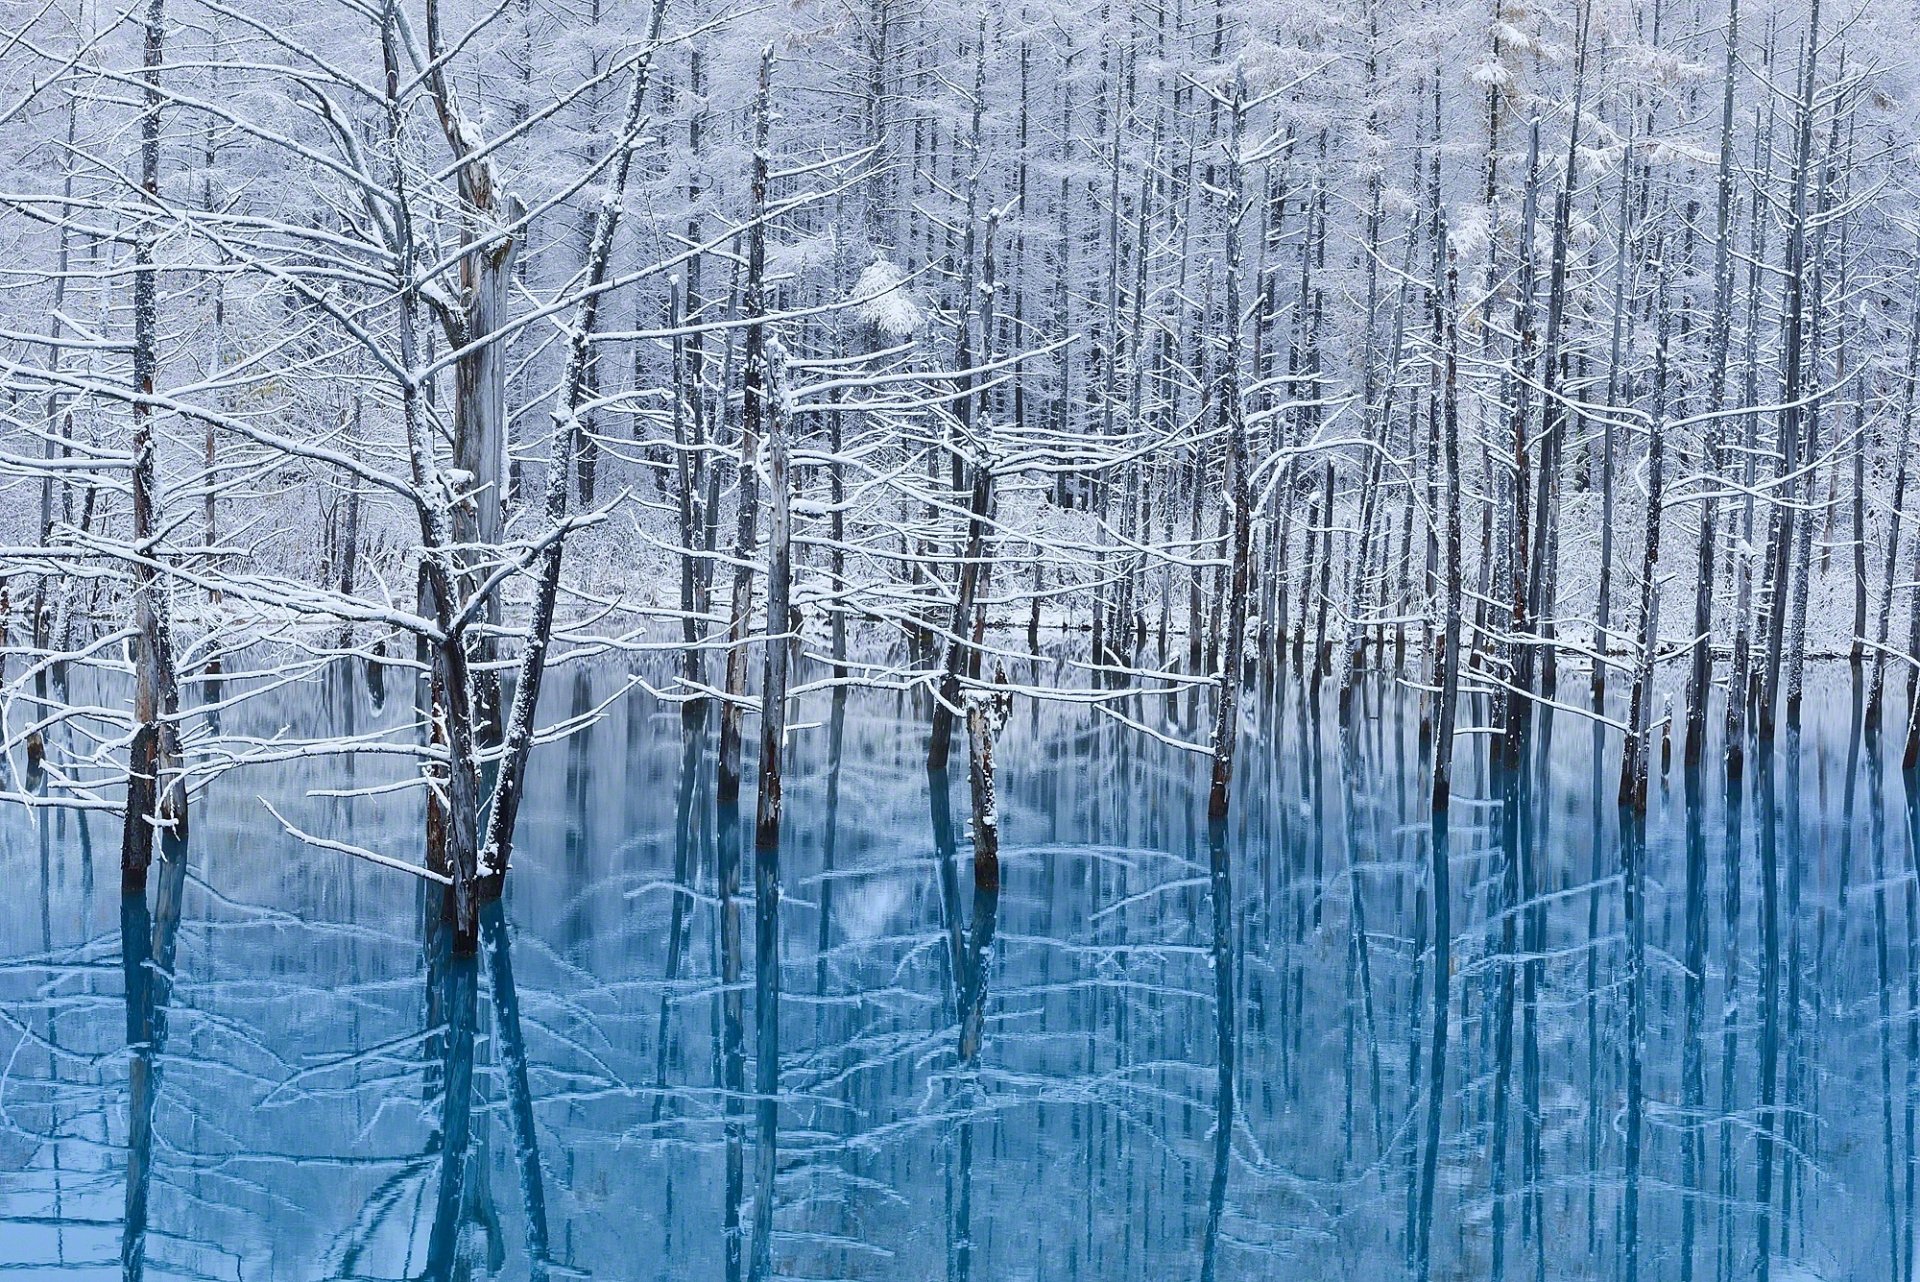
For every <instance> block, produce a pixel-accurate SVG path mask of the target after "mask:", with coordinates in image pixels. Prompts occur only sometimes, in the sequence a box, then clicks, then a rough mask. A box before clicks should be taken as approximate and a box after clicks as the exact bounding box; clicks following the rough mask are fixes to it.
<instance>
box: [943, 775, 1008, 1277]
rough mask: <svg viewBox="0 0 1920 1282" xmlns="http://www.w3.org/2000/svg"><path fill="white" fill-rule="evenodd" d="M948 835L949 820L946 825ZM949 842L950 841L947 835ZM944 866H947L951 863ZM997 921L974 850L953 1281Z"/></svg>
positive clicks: (966, 1255)
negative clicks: (988, 979) (988, 980)
mask: <svg viewBox="0 0 1920 1282" xmlns="http://www.w3.org/2000/svg"><path fill="white" fill-rule="evenodd" d="M939 797H940V799H939V800H937V801H936V802H935V803H934V805H935V808H936V813H937V812H938V810H939V809H941V808H944V807H945V805H946V790H945V789H944V788H942V789H940V790H939ZM948 828H949V832H950V831H951V820H949V821H948ZM948 841H949V842H951V836H949V838H948ZM947 864H948V866H949V867H951V864H952V860H951V859H948V860H947ZM999 919H1000V856H999V853H998V852H997V851H988V850H982V849H979V848H977V847H976V848H975V850H974V853H973V918H972V920H971V921H970V922H969V923H968V924H967V927H966V931H965V944H964V946H963V948H962V951H961V954H960V957H959V966H958V972H959V975H958V980H959V982H958V999H959V1020H958V1023H959V1037H958V1046H957V1052H958V1058H959V1071H958V1074H957V1077H958V1089H959V1099H958V1101H957V1105H956V1107H957V1111H958V1115H959V1122H958V1131H959V1134H958V1136H957V1137H956V1144H957V1154H958V1156H957V1164H958V1171H957V1173H956V1175H955V1177H954V1192H953V1224H952V1226H951V1229H950V1233H951V1236H952V1241H953V1262H954V1277H955V1279H956V1280H957V1282H970V1279H971V1278H972V1276H973V1163H974V1124H975V1119H976V1117H977V1116H978V1114H979V1113H980V1112H981V1111H982V1110H983V1108H984V1106H985V1103H986V1101H985V1098H984V1096H983V1094H982V1092H981V1088H980V1075H979V1071H978V1068H979V1060H980V1046H981V1043H982V1041H983V1040H984V1039H985V1032H986V1022H987V978H988V974H989V971H990V970H991V968H992V964H993V936H994V930H995V928H996V927H997V926H998V924H999Z"/></svg>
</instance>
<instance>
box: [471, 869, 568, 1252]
mask: <svg viewBox="0 0 1920 1282" xmlns="http://www.w3.org/2000/svg"><path fill="white" fill-rule="evenodd" d="M480 939H481V947H482V948H483V950H484V951H485V952H486V955H487V982H488V984H489V986H490V987H491V988H492V991H493V1017H494V1030H495V1032H496V1034H497V1035H498V1037H499V1039H500V1057H501V1061H502V1065H503V1067H504V1068H505V1070H506V1071H505V1077H506V1086H507V1119H508V1121H509V1122H510V1124H511V1126H512V1129H513V1157H514V1165H515V1166H516V1167H517V1168H518V1169H519V1173H520V1206H521V1212H522V1214H523V1216H524V1217H525V1223H526V1234H527V1255H528V1271H529V1273H530V1274H531V1276H532V1277H533V1278H535V1279H536V1280H538V1279H544V1278H545V1277H546V1276H547V1265H548V1262H549V1260H550V1258H551V1247H550V1245H549V1243H548V1240H547V1185H546V1176H545V1173H544V1172H543V1170H542V1168H541V1165H540V1136H539V1132H538V1131H537V1130H536V1129H535V1125H534V1119H533V1092H532V1089H531V1088H530V1086H529V1084H528V1081H527V1043H526V1038H525V1037H524V1036H523V1035H522V1033H521V1030H520V997H519V993H518V992H517V991H516V989H515V988H514V984H513V945H512V941H511V939H510V938H509V934H508V928H507V922H506V914H505V911H504V910H503V909H502V907H501V904H500V901H499V900H497V899H496V900H493V901H492V902H490V903H488V904H487V905H486V906H485V907H483V908H482V909H481V910H480Z"/></svg>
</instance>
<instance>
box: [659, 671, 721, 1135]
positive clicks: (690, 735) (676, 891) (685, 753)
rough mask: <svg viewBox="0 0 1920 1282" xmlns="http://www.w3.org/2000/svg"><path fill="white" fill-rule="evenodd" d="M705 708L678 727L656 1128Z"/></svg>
mask: <svg viewBox="0 0 1920 1282" xmlns="http://www.w3.org/2000/svg"><path fill="white" fill-rule="evenodd" d="M706 726H707V719H706V714H705V704H690V705H688V708H687V711H686V712H685V714H684V715H683V716H682V718H681V721H680V734H681V746H680V777H679V781H678V783H677V784H676V786H675V789H674V802H673V907H672V908H671V909H670V910H669V917H668V922H667V969H666V975H665V980H666V982H665V984H664V985H663V986H662V988H661V992H660V1018H659V1023H658V1026H657V1029H656V1032H655V1034H654V1066H653V1089H654V1094H653V1115H652V1118H651V1120H652V1121H653V1122H655V1123H658V1122H659V1120H660V1117H661V1114H662V1113H663V1112H664V1111H665V1109H666V1105H667V1061H668V1059H669V1052H670V1050H671V1048H672V1046H673V1027H672V1019H673V996H674V986H675V985H676V984H678V983H679V981H680V969H681V967H682V966H683V965H684V964H685V962H686V955H687V945H688V942H689V939H690V936H691V935H692V931H693V914H692V908H693V869H694V866H695V864H696V862H697V860H696V858H695V855H696V851H697V848H698V845H699V836H700V833H699V830H698V829H699V825H700V823H701V822H702V819H703V818H704V816H705V814H706V810H705V808H704V807H696V806H695V798H696V795H697V785H698V782H699V778H700V765H701V760H702V757H703V755H704V753H705V750H706Z"/></svg>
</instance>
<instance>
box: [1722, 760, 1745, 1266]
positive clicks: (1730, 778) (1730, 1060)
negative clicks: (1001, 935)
mask: <svg viewBox="0 0 1920 1282" xmlns="http://www.w3.org/2000/svg"><path fill="white" fill-rule="evenodd" d="M1745 779H1746V774H1745V771H1744V770H1743V769H1735V768H1734V758H1733V757H1732V756H1731V755H1729V757H1728V758H1727V797H1726V801H1725V802H1724V803H1723V804H1724V807H1725V814H1726V820H1725V827H1726V839H1725V844H1724V851H1725V854H1724V863H1723V866H1722V868H1721V872H1720V878H1721V884H1720V896H1721V900H1720V902H1721V911H1720V919H1721V923H1722V926H1721V936H1722V939H1721V962H1720V972H1721V976H1722V980H1721V982H1722V984H1723V985H1724V987H1725V992H1724V993H1723V994H1722V997H1721V1003H1720V1004H1721V1009H1722V1012H1723V1013H1722V1015H1721V1033H1720V1181H1719V1186H1718V1190H1717V1192H1718V1197H1717V1198H1716V1201H1717V1204H1718V1206H1719V1211H1720V1214H1719V1239H1720V1249H1719V1252H1718V1255H1719V1262H1718V1267H1717V1269H1716V1277H1717V1278H1718V1279H1719V1282H1727V1279H1728V1278H1730V1277H1732V1276H1733V1269H1734V1260H1735V1257H1736V1254H1737V1252H1738V1249H1739V1247H1738V1239H1737V1234H1736V1229H1737V1227H1738V1226H1737V1223H1736V1219H1737V1217H1736V1214H1735V1212H1736V1209H1737V1207H1738V1205H1739V1201H1740V1176H1739V1167H1738V1165H1737V1164H1736V1162H1735V1158H1736V1155H1737V1153H1738V1149H1739V1145H1740V1143H1741V1142H1742V1140H1743V1139H1744V1132H1736V1130H1735V1129H1734V1108H1735V1106H1736V1104H1737V1103H1738V1099H1739V1080H1740V1079H1739V1065H1740V1024H1741V1013H1740V918H1741V913H1742V908H1741V899H1742V896H1741V893H1740V890H1741V878H1742V877H1743V876H1745V875H1746V874H1745V869H1744V868H1743V867H1742V863H1743V860H1742V856H1743V854H1744V853H1745V849H1746V847H1745V840H1744V839H1745V826H1744V822H1743V821H1744V819H1745V814H1746V796H1745V789H1744V785H1745Z"/></svg>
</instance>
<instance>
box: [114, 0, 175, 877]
mask: <svg viewBox="0 0 1920 1282" xmlns="http://www.w3.org/2000/svg"><path fill="white" fill-rule="evenodd" d="M165 20H166V3H165V0H148V4H147V15H146V23H145V45H144V49H145V52H144V54H143V56H142V59H141V67H142V71H141V81H142V82H143V84H144V86H145V88H144V89H143V91H142V93H143V102H144V104H145V105H144V107H143V109H142V111H141V115H140V190H141V194H142V196H143V197H144V199H145V202H146V205H147V206H148V216H147V217H145V218H143V219H142V220H141V223H140V225H139V227H138V228H137V229H136V230H135V232H134V241H133V263H134V268H133V331H134V332H133V392H134V398H135V399H134V402H133V470H132V477H131V488H132V495H133V505H132V506H133V554H134V566H133V615H134V619H133V621H134V637H133V675H134V694H133V744H132V747H131V749H130V750H129V754H128V761H127V805H126V824H125V828H124V831H123V833H122V835H121V841H120V884H121V887H122V888H123V889H124V890H127V891H130V892H138V891H141V890H143V889H144V888H145V887H146V884H147V866H148V865H149V864H150V863H152V861H153V832H154V827H155V826H156V825H157V824H165V825H168V826H170V827H172V828H173V829H174V830H175V831H176V833H178V834H180V835H184V833H185V824H186V818H187V807H186V794H185V792H184V789H183V787H182V785H181V784H180V782H179V779H178V777H177V773H176V772H177V771H178V770H179V766H180V738H179V733H180V732H179V725H178V722H177V720H176V718H177V717H178V715H179V712H180V689H179V682H178V680H177V678H176V676H175V673H174V666H173V634H172V628H171V625H170V621H169V617H168V608H167V596H166V585H165V583H164V582H163V581H162V578H161V576H160V574H159V573H158V572H157V571H156V568H155V562H156V561H158V560H159V557H160V552H159V548H158V546H157V544H158V541H159V537H160V530H161V523H160V517H159V478H158V475H157V467H156V465H155V461H154V445H153V403H152V401H151V400H150V399H149V398H151V397H152V396H153V392H154V374H155V370H156V367H157V365H158V362H159V343H160V336H159V306H160V304H159V288H160V286H159V275H160V273H159V268H158V267H157V266H156V265H155V264H154V258H153V243H154V239H155V235H156V226H157V220H158V219H159V218H160V217H161V214H162V209H161V205H160V104H161V93H160V66H161V63H162V60H163V58H164V56H165V54H164V24H165Z"/></svg>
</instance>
